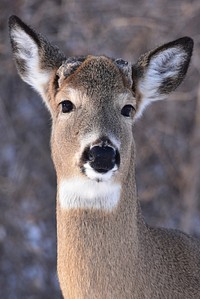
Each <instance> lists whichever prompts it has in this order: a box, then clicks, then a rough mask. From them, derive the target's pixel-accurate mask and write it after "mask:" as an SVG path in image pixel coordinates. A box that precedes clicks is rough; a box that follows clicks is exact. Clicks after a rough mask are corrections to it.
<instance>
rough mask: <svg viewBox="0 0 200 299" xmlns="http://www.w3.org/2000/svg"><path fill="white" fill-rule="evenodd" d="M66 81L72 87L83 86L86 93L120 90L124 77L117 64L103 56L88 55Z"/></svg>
mask: <svg viewBox="0 0 200 299" xmlns="http://www.w3.org/2000/svg"><path fill="white" fill-rule="evenodd" d="M66 82H67V83H68V84H69V85H70V86H71V87H73V88H79V89H80V88H84V90H85V91H86V92H87V93H91V92H92V93H93V94H95V93H98V94H99V92H101V93H102V92H103V91H106V92H107V93H109V92H113V91H114V90H115V91H116V92H120V91H122V90H123V89H124V87H125V86H126V79H125V77H124V76H123V74H122V73H121V71H120V69H119V68H118V67H117V65H116V64H115V63H114V62H113V61H112V60H111V59H109V58H107V57H105V56H88V57H87V58H86V59H85V61H84V62H83V63H82V64H81V65H80V66H79V67H78V69H77V70H76V71H75V72H74V73H73V74H72V75H71V76H69V77H68V78H66Z"/></svg>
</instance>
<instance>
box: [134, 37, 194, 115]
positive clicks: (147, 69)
mask: <svg viewBox="0 0 200 299" xmlns="http://www.w3.org/2000/svg"><path fill="white" fill-rule="evenodd" d="M192 50H193V40H192V39H191V38H189V37H183V38H180V39H178V40H175V41H173V42H170V43H168V44H165V45H163V46H160V47H158V48H156V49H154V50H153V51H150V52H148V53H146V54H144V55H142V56H141V57H140V59H139V60H138V62H137V63H136V65H134V66H133V69H132V75H133V82H134V83H133V89H134V91H135V93H136V95H137V97H138V111H137V116H140V115H141V114H142V112H143V110H144V108H145V107H146V106H147V105H149V104H150V103H151V102H153V101H157V100H162V99H164V98H166V96H167V95H168V94H169V93H170V92H172V91H173V90H175V89H176V88H177V87H178V86H179V84H180V83H181V82H182V80H183V78H184V77H185V75H186V72H187V69H188V66H189V63H190V58H191V56H192Z"/></svg>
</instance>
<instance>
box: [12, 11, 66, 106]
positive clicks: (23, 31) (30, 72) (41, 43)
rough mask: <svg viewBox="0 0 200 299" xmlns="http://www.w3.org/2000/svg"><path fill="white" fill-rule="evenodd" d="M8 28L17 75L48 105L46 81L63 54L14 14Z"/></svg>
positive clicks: (47, 81)
mask: <svg viewBox="0 0 200 299" xmlns="http://www.w3.org/2000/svg"><path fill="white" fill-rule="evenodd" d="M9 29H10V40H11V45H12V51H13V56H14V60H15V63H16V66H17V69H18V72H19V75H20V76H21V78H22V79H23V80H24V81H25V82H26V83H28V84H29V85H31V86H32V87H33V88H34V89H36V90H37V91H38V92H39V93H40V95H41V96H42V98H43V99H44V100H45V102H46V104H47V107H49V104H48V96H47V94H46V90H47V87H48V83H49V81H50V78H51V76H52V74H53V73H54V72H55V70H57V69H58V68H59V66H60V65H61V64H62V61H63V60H65V59H66V58H65V56H64V55H63V54H62V53H61V52H60V51H59V50H58V48H57V47H55V46H52V45H51V44H50V43H49V42H48V41H47V40H46V39H45V38H44V37H42V36H41V35H40V34H38V33H36V32H35V31H34V30H33V29H31V28H30V27H28V26H27V25H26V24H24V23H23V22H22V21H21V20H20V19H19V18H18V17H16V16H11V17H10V19H9Z"/></svg>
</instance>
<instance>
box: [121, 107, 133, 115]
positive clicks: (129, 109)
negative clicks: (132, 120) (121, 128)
mask: <svg viewBox="0 0 200 299" xmlns="http://www.w3.org/2000/svg"><path fill="white" fill-rule="evenodd" d="M134 112H135V108H134V107H133V106H132V105H125V106H124V107H123V108H122V110H121V114H122V115H123V116H126V117H131V116H133V113H134Z"/></svg>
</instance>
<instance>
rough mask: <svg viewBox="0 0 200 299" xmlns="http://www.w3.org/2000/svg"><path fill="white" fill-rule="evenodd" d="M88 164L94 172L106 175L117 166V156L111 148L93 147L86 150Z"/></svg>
mask: <svg viewBox="0 0 200 299" xmlns="http://www.w3.org/2000/svg"><path fill="white" fill-rule="evenodd" d="M88 162H89V163H90V166H91V167H92V168H93V169H94V170H95V171H97V172H100V173H106V172H107V171H109V170H111V169H113V168H114V167H115V165H116V164H117V166H119V154H118V151H117V150H115V149H114V148H113V147H111V146H93V147H92V148H91V149H88Z"/></svg>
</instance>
